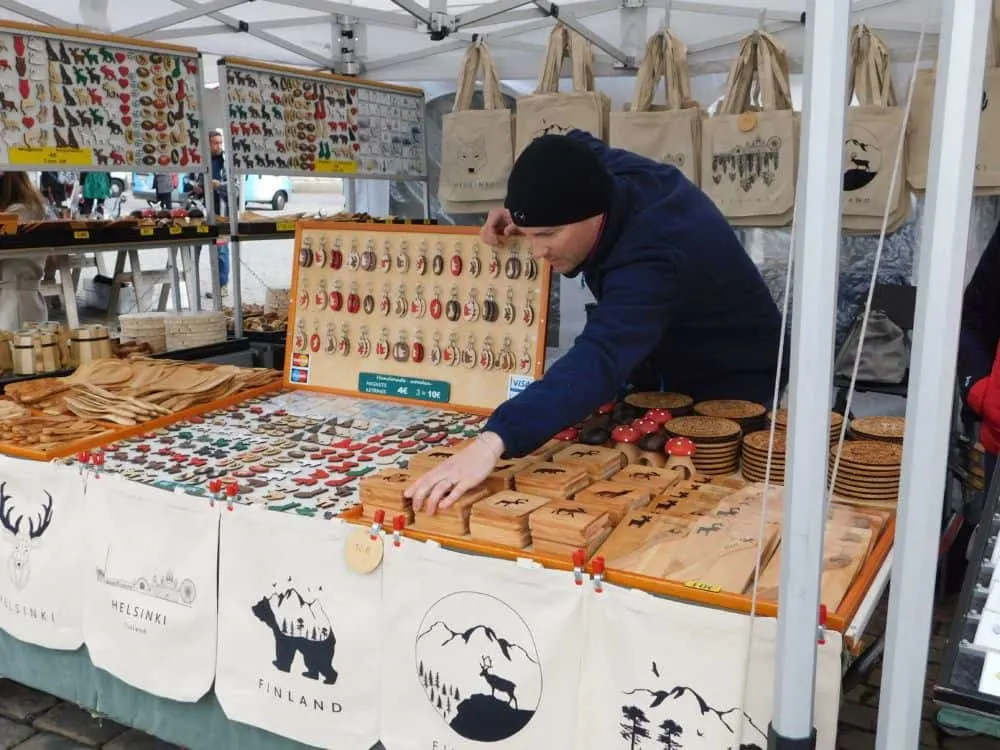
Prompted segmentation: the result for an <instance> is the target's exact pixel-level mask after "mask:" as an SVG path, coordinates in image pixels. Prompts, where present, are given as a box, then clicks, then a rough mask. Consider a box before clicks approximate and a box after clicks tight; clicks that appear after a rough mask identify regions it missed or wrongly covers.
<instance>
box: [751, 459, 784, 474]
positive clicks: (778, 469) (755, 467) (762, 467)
mask: <svg viewBox="0 0 1000 750" xmlns="http://www.w3.org/2000/svg"><path fill="white" fill-rule="evenodd" d="M742 465H743V468H744V469H747V470H749V471H752V472H755V473H757V474H763V473H764V472H765V471H766V470H767V464H765V463H756V462H754V461H747V460H746V459H743V464H742ZM771 473H772V474H775V473H781V474H784V473H785V465H784V464H783V463H780V462H778V461H775V462H774V463H772V464H771Z"/></svg>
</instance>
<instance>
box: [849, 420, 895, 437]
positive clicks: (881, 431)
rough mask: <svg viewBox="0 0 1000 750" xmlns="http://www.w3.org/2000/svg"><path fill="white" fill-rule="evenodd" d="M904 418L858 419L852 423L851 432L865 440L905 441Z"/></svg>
mask: <svg viewBox="0 0 1000 750" xmlns="http://www.w3.org/2000/svg"><path fill="white" fill-rule="evenodd" d="M905 429H906V419H905V418H904V417H858V418H857V419H855V420H852V421H851V432H853V433H854V434H855V435H857V436H858V437H860V438H861V439H863V440H892V441H894V442H895V441H899V442H902V441H903V432H904V431H905Z"/></svg>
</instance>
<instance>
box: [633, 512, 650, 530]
mask: <svg viewBox="0 0 1000 750" xmlns="http://www.w3.org/2000/svg"><path fill="white" fill-rule="evenodd" d="M652 520H653V517H652V516H650V515H645V514H644V515H641V516H639V517H638V518H633V519H632V520H631V521H629V522H628V525H629V526H630V527H631V526H634V527H635V528H637V529H641V528H642V527H643V526H645V525H646V524H647V523H649V522H650V521H652Z"/></svg>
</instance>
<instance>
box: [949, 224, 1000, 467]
mask: <svg viewBox="0 0 1000 750" xmlns="http://www.w3.org/2000/svg"><path fill="white" fill-rule="evenodd" d="M958 378H959V386H960V390H961V392H962V396H963V398H964V399H965V404H966V406H967V407H968V408H969V410H970V411H971V412H972V413H973V414H974V415H975V417H976V418H977V420H978V421H980V427H979V439H980V442H982V444H983V449H984V450H985V452H986V477H987V482H988V481H989V478H990V475H991V474H992V473H993V471H994V469H995V466H996V462H997V454H998V453H1000V226H998V227H997V229H996V230H995V231H994V232H993V237H992V238H991V239H990V242H989V244H988V245H987V246H986V250H985V251H984V252H983V256H982V258H980V259H979V265H977V266H976V270H975V272H974V273H973V274H972V278H971V279H970V280H969V285H968V286H967V287H966V289H965V296H964V297H963V299H962V327H961V330H960V333H959V339H958Z"/></svg>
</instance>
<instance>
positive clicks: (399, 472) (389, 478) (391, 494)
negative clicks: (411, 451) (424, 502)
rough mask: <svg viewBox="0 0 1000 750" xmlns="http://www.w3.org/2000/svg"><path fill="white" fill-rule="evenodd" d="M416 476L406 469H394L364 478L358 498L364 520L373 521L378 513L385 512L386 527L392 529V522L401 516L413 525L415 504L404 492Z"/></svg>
mask: <svg viewBox="0 0 1000 750" xmlns="http://www.w3.org/2000/svg"><path fill="white" fill-rule="evenodd" d="M416 476H417V475H415V474H413V473H412V472H410V471H407V470H405V469H393V470H390V471H383V472H380V473H378V474H373V475H371V476H367V477H363V478H362V479H361V481H360V482H359V483H358V498H359V499H360V501H361V505H362V508H363V511H362V516H363V517H364V519H365V520H366V521H372V520H374V518H375V513H376V512H377V511H379V510H384V511H385V521H384V526H385V527H387V528H392V520H393V519H394V518H395V517H396V516H397V515H400V514H402V515H403V516H405V517H406V522H407V523H408V524H412V523H413V503H412V502H411V501H410V499H409V498H407V497H404V496H403V491H404V490H405V489H406V488H407V487H409V486H410V483H411V482H413V480H414V479H416Z"/></svg>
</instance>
